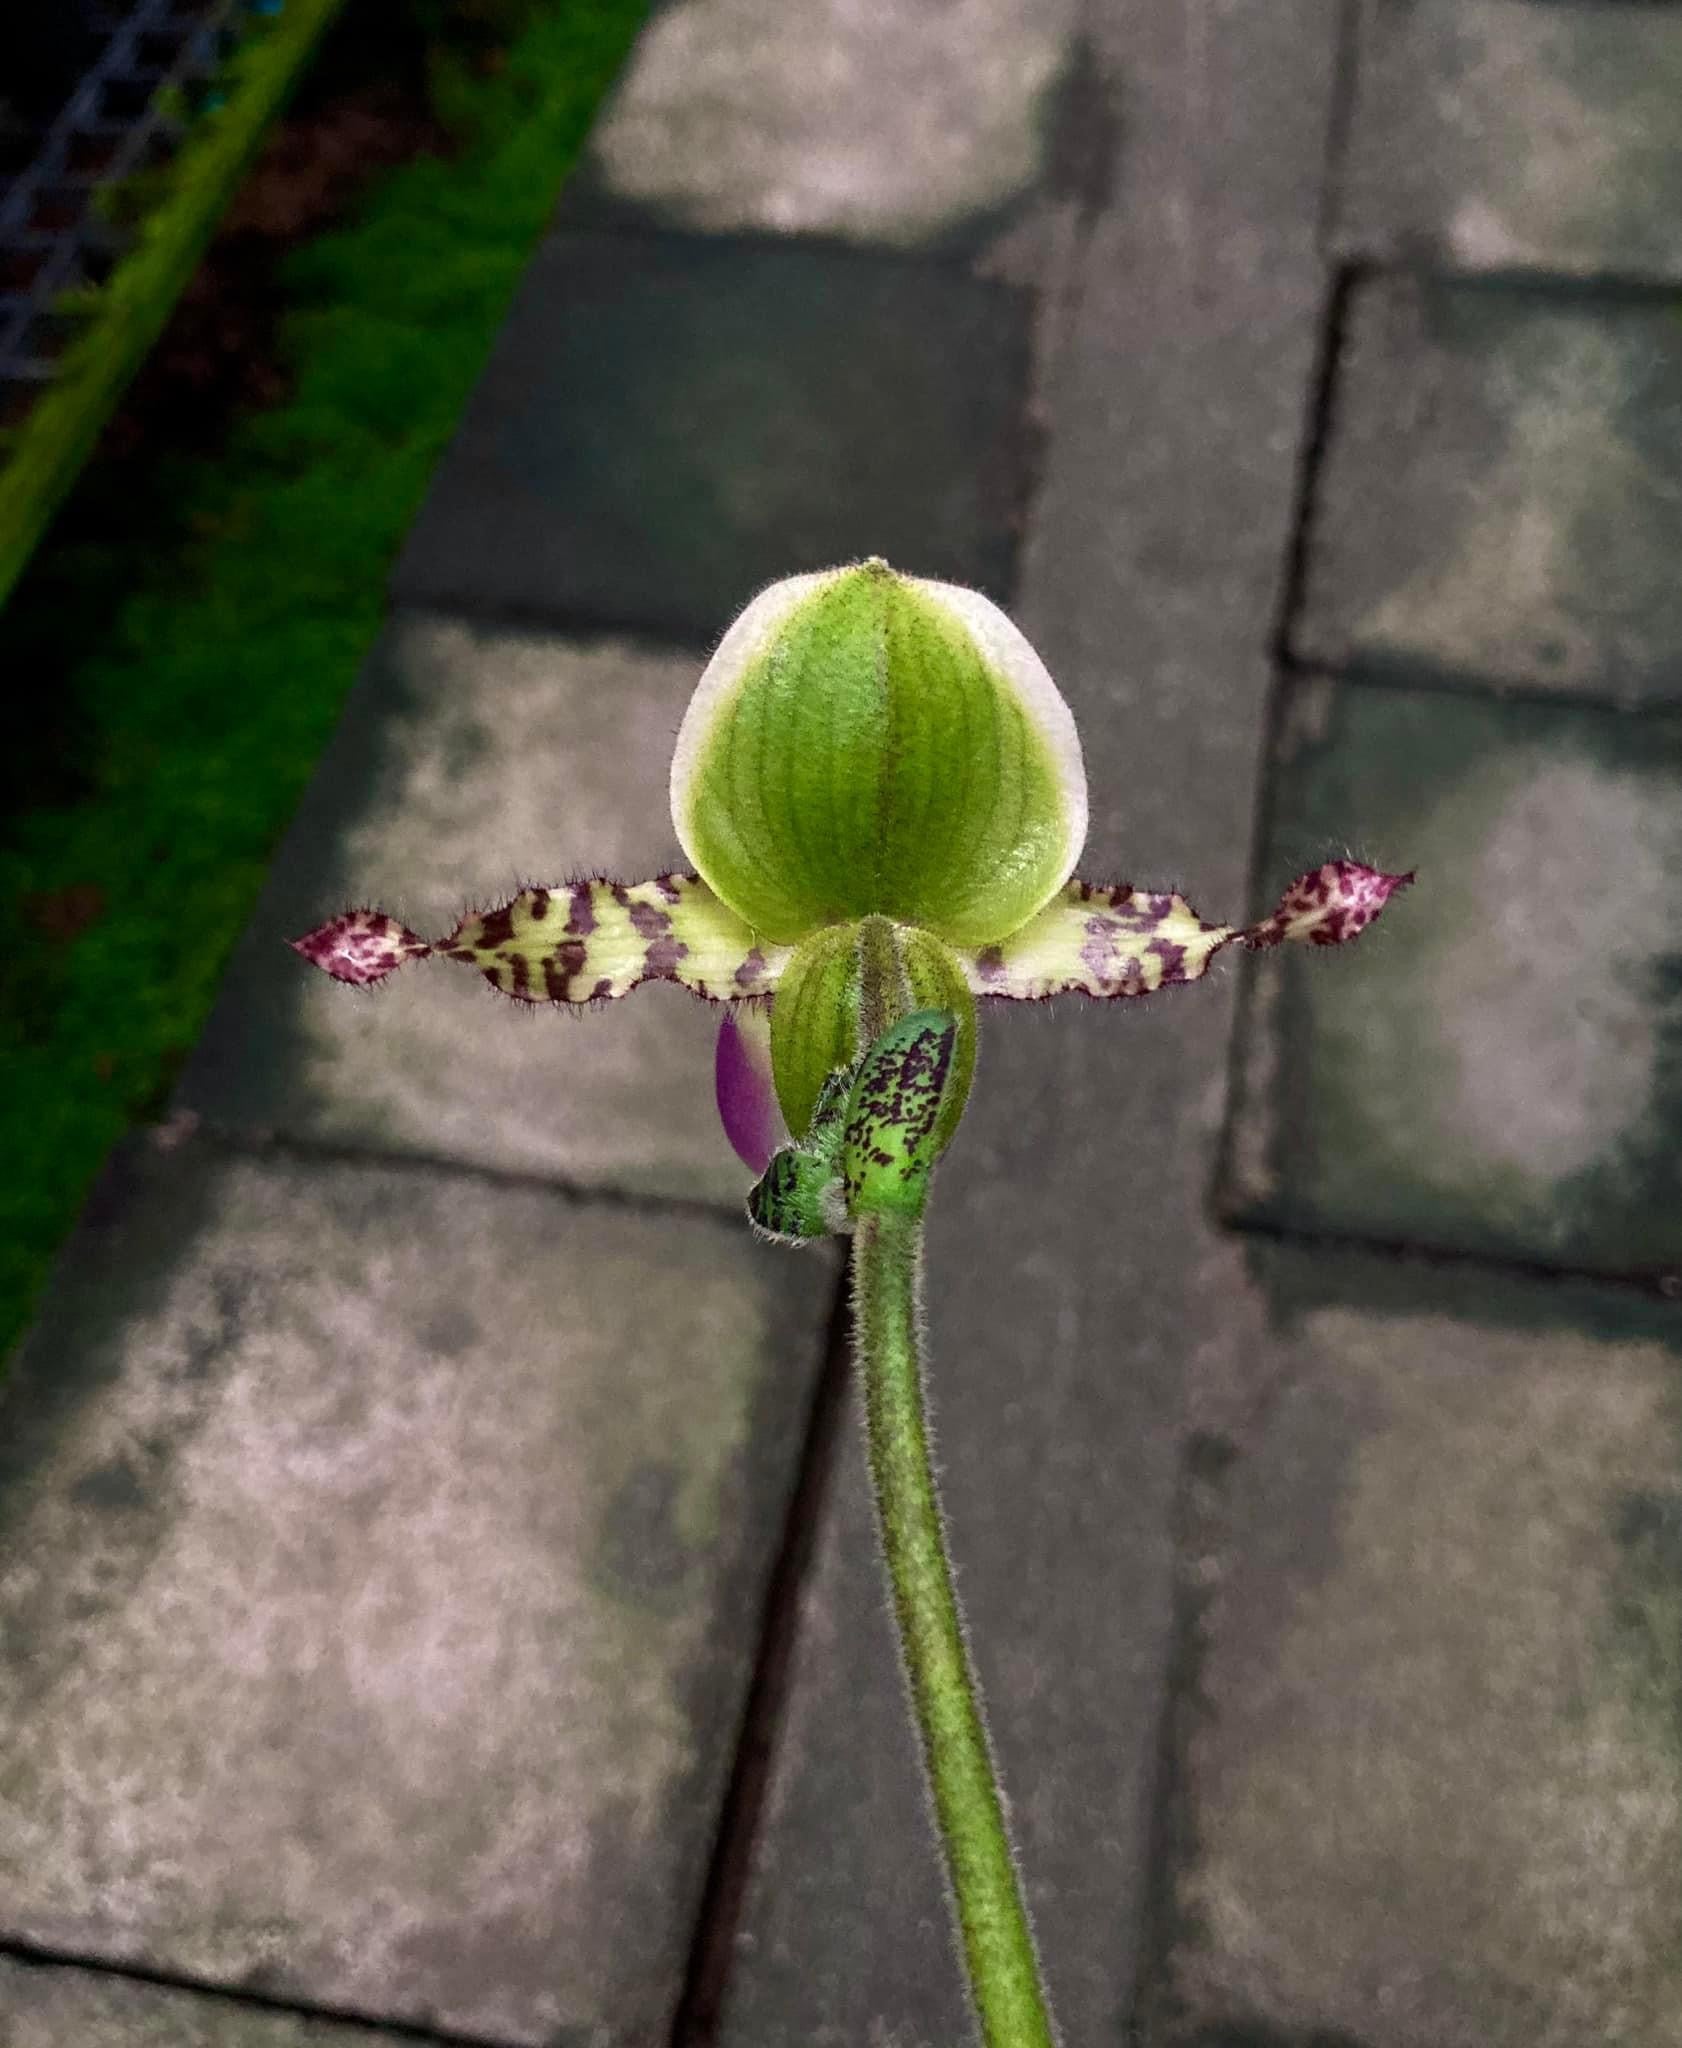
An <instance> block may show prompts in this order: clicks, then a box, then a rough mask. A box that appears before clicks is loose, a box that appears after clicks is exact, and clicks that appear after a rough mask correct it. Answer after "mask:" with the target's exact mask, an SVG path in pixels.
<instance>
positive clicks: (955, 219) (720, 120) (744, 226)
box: [562, 0, 1082, 248]
mask: <svg viewBox="0 0 1682 2048" xmlns="http://www.w3.org/2000/svg"><path fill="white" fill-rule="evenodd" d="M1081 11H1082V10H1081V8H1080V6H1079V4H1078V0H948V4H946V5H944V6H941V7H934V8H931V7H929V6H927V5H926V4H925V5H919V4H918V0H872V4H871V5H869V6H866V7H860V6H856V5H853V4H849V0H790V4H789V5H787V6H782V7H767V6H766V5H765V4H764V0H673V4H671V5H668V6H665V7H662V8H659V9H657V10H656V12H655V13H654V15H653V16H652V18H651V19H650V21H649V23H648V25H647V27H646V28H645V29H644V30H643V32H642V34H641V36H640V37H639V38H638V40H637V43H636V46H635V48H634V49H633V51H632V53H631V57H630V60H629V62H628V64H627V66H626V69H625V71H624V74H623V76H622V77H621V79H620V82H619V84H618V86H617V87H616V89H615V91H614V94H613V97H612V99H611V100H610V101H609V103H608V105H607V107H606V108H605V109H604V110H603V112H602V114H601V116H600V117H599V119H598V120H597V123H596V126H595V130H594V132H593V134H592V136H591V140H590V145H589V149H588V150H587V152H586V154H585V158H584V161H583V162H582V164H581V165H580V166H579V169H578V171H577V172H576V173H575V174H574V176H573V177H572V179H571V180H569V183H568V187H567V192H566V194H565V196H564V198H563V201H562V212H563V217H564V218H569V219H584V218H597V219H600V218H604V217H606V218H625V217H631V218H635V219H638V220H640V221H642V222H644V223H649V222H652V223H654V224H657V225H660V226H664V227H672V228H680V229H689V230H691V231H697V230H698V231H700V232H703V233H711V234H718V233H732V232H735V233H742V232H748V233H765V234H807V235H831V236H838V237H844V238H846V239H849V240H852V241H857V242H863V243H876V244H884V245H888V246H898V247H907V248H912V247H928V246H930V245H936V246H938V245H942V244H952V243H959V244H962V243H964V242H965V241H971V240H974V239H975V238H976V237H977V235H978V234H984V233H985V232H986V231H987V230H988V229H989V228H993V227H996V226H997V225H998V224H999V222H1000V221H1001V220H1002V219H1004V218H1008V217H1009V216H1010V215H1011V214H1012V213H1013V212H1016V211H1019V210H1020V209H1021V207H1022V205H1023V204H1024V202H1025V201H1027V200H1030V199H1031V198H1033V197H1034V196H1035V195H1037V194H1039V193H1042V192H1043V191H1045V190H1046V189H1047V188H1048V187H1051V186H1053V185H1055V183H1056V182H1057V178H1058V169H1059V165H1058V154H1059V152H1058V147H1057V130H1058V127H1059V125H1060V122H1061V120H1062V118H1064V117H1066V115H1067V113H1068V111H1069V110H1068V108H1067V106H1066V99H1067V87H1068V84H1069V82H1070V79H1071V75H1072V73H1073V72H1074V69H1075V66H1076V64H1077V61H1078V51H1077V42H1076V31H1077V27H1078V23H1079V18H1080V14H1081Z"/></svg>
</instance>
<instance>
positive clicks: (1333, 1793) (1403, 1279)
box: [1158, 1254, 1682, 2048]
mask: <svg viewBox="0 0 1682 2048" xmlns="http://www.w3.org/2000/svg"><path fill="white" fill-rule="evenodd" d="M1331 1271H1332V1272H1333V1273H1334V1274H1336V1275H1337V1276H1338V1277H1340V1278H1341V1280H1342V1281H1343V1283H1344V1286H1343V1289H1342V1291H1341V1298H1340V1294H1339V1292H1337V1291H1334V1289H1333V1287H1330V1286H1328V1285H1327V1273H1328V1266H1327V1262H1325V1261H1324V1260H1322V1261H1320V1262H1318V1263H1317V1264H1316V1263H1310V1262H1308V1261H1306V1260H1305V1259H1304V1258H1303V1257H1302V1255H1301V1254H1294V1255H1290V1256H1288V1257H1286V1258H1284V1259H1282V1260H1279V1261H1277V1262H1275V1264H1274V1278H1275V1281H1276V1284H1277V1287H1278V1294H1277V1298H1276V1299H1277V1306H1278V1308H1279V1309H1280V1310H1282V1311H1283V1312H1284V1314H1285V1316H1286V1317H1287V1324H1286V1330H1285V1334H1284V1335H1283V1337H1282V1338H1281V1340H1280V1350H1281V1353H1282V1358H1281V1363H1280V1367H1279V1370H1280V1373H1281V1378H1282V1383H1281V1385H1280V1387H1279V1390H1278V1392H1277V1395H1276V1397H1275V1398H1274V1400H1273V1401H1272V1402H1271V1403H1270V1404H1269V1405H1268V1406H1267V1407H1266V1408H1265V1409H1263V1410H1262V1411H1261V1413H1260V1415H1259V1418H1258V1420H1257V1423H1256V1426H1255V1429H1254V1433H1253V1436H1252V1438H1251V1440H1250V1442H1249V1443H1248V1445H1247V1447H1246V1449H1247V1455H1245V1456H1244V1457H1243V1458H1242V1459H1241V1461H1240V1463H1239V1464H1238V1466H1237V1467H1236V1468H1235V1469H1236V1477H1235V1479H1234V1482H1233V1487H1232V1501H1231V1509H1232V1513H1231V1521H1230V1525H1229V1527H1228V1529H1227V1532H1226V1538H1225V1541H1224V1542H1218V1543H1217V1544H1216V1545H1215V1546H1214V1547H1213V1548H1212V1549H1211V1551H1210V1552H1209V1553H1208V1554H1207V1555H1206V1556H1204V1557H1203V1558H1201V1559H1200V1560H1198V1561H1197V1565H1196V1570H1197V1576H1198V1580H1199V1583H1200V1584H1201V1586H1202V1587H1203V1589H1204V1593H1205V1599H1206V1604H1205V1606H1204V1610H1203V1615H1202V1629H1201V1642H1202V1651H1203V1661H1202V1665H1201V1670H1200V1683H1199V1688H1198V1695H1197V1699H1198V1710H1197V1714H1196V1717H1195V1722H1194V1730H1193V1735H1192V1741H1191V1748H1190V1805H1189V1813H1188V1821H1189V1840H1190V1844H1191V1853H1190V1856H1189V1859H1188V1862H1187V1864H1186V1866H1185V1867H1184V1868H1183V1870H1182V1873H1181V1877H1180V1883H1179V1887H1178V1894H1177V1902H1176V1903H1177V1921H1176V1928H1177V1941H1176V1945H1175V1950H1174V1957H1173V1971H1172V1983H1173V1990H1174V1993H1175V1997H1174V2001H1173V2007H1174V2022H1173V2023H1172V2024H1165V2025H1164V2026H1163V2027H1162V2029H1160V2031H1159V2035H1158V2038H1161V2039H1164V2040H1172V2041H1176V2042H1179V2041H1187V2042H1196V2043H1198V2044H1206V2043H1213V2042H1220V2043H1228V2042H1232V2043H1237V2042H1244V2043H1249V2042H1255V2041H1266V2042H1273V2041H1276V2040H1277V2041H1288V2042H1297V2041H1302V2042H1310V2041H1312V2042H1322V2041H1323V2042H1328V2043H1331V2042H1336V2043H1338V2044H1343V2043H1350V2044H1355V2043H1359V2044H1360V2048H1582V2044H1584V2043H1588V2042H1595V2043H1599V2042H1608V2043H1610V2042H1616V2043H1618V2044H1619V2048H1675V2043H1676V2042H1677V2041H1678V2040H1679V2039H1682V2021H1679V2014H1682V1888H1679V1887H1678V1884H1677V1870H1678V1867H1679V1858H1682V1742H1679V1730H1682V1659H1679V1654H1678V1644H1679V1642H1682V1471H1679V1463H1678V1452H1679V1449H1682V1436H1679V1430H1678V1422H1679V1419H1682V1417H1679V1398H1682V1378H1679V1376H1678V1365H1679V1363H1682V1358H1679V1355H1678V1348H1677V1347H1678V1343H1679V1340H1682V1329H1679V1326H1678V1321H1677V1317H1676V1314H1675V1311H1674V1309H1660V1310H1655V1309H1651V1308H1643V1307H1641V1306H1639V1305H1635V1304H1632V1303H1631V1301H1630V1300H1629V1299H1628V1298H1619V1297H1616V1296H1610V1295H1601V1296H1596V1295H1592V1294H1589V1293H1587V1292H1586V1291H1582V1292H1579V1291H1572V1290H1565V1289H1560V1290H1556V1291H1554V1292H1551V1293H1539V1292H1538V1291H1537V1290H1536V1289H1535V1288H1534V1287H1527V1286H1525V1285H1524V1284H1522V1283H1512V1282H1496V1281H1494V1280H1492V1279H1479V1278H1471V1277H1468V1276H1466V1275H1458V1276H1448V1275H1445V1274H1443V1273H1441V1272H1436V1273H1433V1272H1432V1271H1431V1270H1430V1269H1428V1268H1412V1269H1410V1268H1408V1267H1406V1266H1400V1267H1387V1268H1381V1267H1378V1266H1376V1265H1374V1266H1370V1267H1362V1266H1352V1265H1351V1266H1345V1267H1343V1268H1342V1269H1341V1271H1340V1269H1338V1268H1336V1267H1335V1266H1334V1267H1332V1268H1331Z"/></svg>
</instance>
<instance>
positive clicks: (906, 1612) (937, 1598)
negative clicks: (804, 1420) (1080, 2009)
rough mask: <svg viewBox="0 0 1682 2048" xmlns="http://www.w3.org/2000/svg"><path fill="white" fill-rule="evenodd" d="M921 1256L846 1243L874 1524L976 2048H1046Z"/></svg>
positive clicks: (886, 1226) (877, 1219) (903, 1221)
mask: <svg viewBox="0 0 1682 2048" xmlns="http://www.w3.org/2000/svg"><path fill="white" fill-rule="evenodd" d="M922 1247H923V1226H922V1223H921V1221H920V1220H918V1219H915V1218H912V1217H905V1216H888V1215H882V1216H864V1217H861V1218H860V1219H859V1223H858V1228H857V1231H856V1233H855V1235H854V1238H853V1304H854V1315H853V1320H854V1331H855V1343H856V1348H857V1358H858V1366H859V1372H860V1375H861V1377H862V1379H863V1382H864V1393H865V1417H866V1425H867V1430H868V1435H869V1443H870V1474H871V1479H872V1481H873V1483H874V1488H875V1494H876V1513H877V1526H878V1527H879V1529H880V1530H881V1533H882V1549H883V1553H884V1555H885V1556H886V1559H887V1565H888V1576H889V1578H890V1580H891V1581H892V1585H893V1596H894V1612H895V1614H896V1615H897V1616H898V1619H899V1639H900V1648H901V1651H902V1652H903V1655H904V1658H905V1671H906V1676H907V1678H908V1679H909V1681H910V1687H911V1698H912V1704H913V1706H914V1707H915V1710H916V1717H917V1728H918V1733H919V1734H920V1736H921V1738H922V1745H923V1761H924V1764H925V1766H926V1767H927V1770H928V1777H929V1786H930V1789H931V1791H932V1792H933V1794H934V1808H935V1816H936V1819H937V1821H938V1823H939V1829H940V1839H941V1846H942V1848H943V1849H944V1851H945V1855H946V1870H947V1875H948V1877H949V1879H950V1881H951V1886H952V1897H953V1903H954V1907H955V1910H956V1915H957V1922H958V1933H959V1937H960V1944H961V1948H962V1953H963V1959H964V1964H965V1967H966V1970H967V1974H968V1977H969V1988H970V1995H971V1997H972V1998H973V2000H974V2002H975V2010H976V2016H977V2018H978V2019H979V2021H980V2023H981V2035H982V2039H983V2040H984V2041H985V2042H986V2044H987V2048H1052V2043H1053V2042H1054V2040H1055V2038H1056V2037H1055V2035H1054V2034H1053V2032H1052V2026H1051V2016H1050V2013H1049V2012H1048V2010H1047V2007H1046V2001H1045V1993H1044V1991H1043V1990H1042V1989H1041V1986H1040V1975H1039V1962H1038V1958H1037V1957H1036V1955H1035V1953H1034V1939H1033V1935H1032V1933H1031V1932H1030V1930H1029V1926H1028V1915H1027V1912H1026V1909H1025V1908H1024V1906H1023V1902H1022V1887H1021V1883H1020V1881H1019V1879H1018V1877H1017V1874H1016V1864H1015V1860H1014V1858H1013V1857H1012V1855H1011V1848H1010V1839H1009V1836H1008V1835H1007V1834H1006V1832H1005V1821H1004V1811H1003V1807H1002V1804H1001V1802H1000V1798H999V1788H998V1783H997V1780H996V1778H995V1776H994V1771H993V1761H992V1757H991V1756H990V1754H989V1752H988V1747H987V1731H986V1728H985V1726H984V1724H983V1722H982V1718H981V1707H980V1703H979V1701H978V1699H977V1696H976V1690H975V1680H974V1678H973V1677H972V1675H971V1673H970V1668H969V1659H968V1656H967V1654H966V1652H965V1649H964V1636H963V1624H962V1622H961V1620H960V1619H959V1614H958V1602H957V1596H956V1594H955V1593H954V1591H953V1587H952V1570H951V1566H950V1564H949V1563H948V1561H947V1556H946V1538H945V1531H944V1529H943V1528H942V1526H941V1516H940V1499H939V1496H938V1494H937V1493H936V1491H935V1481H934V1472H933V1469H932V1468H931V1466H930V1464H929V1443H928V1431H927V1427H926V1425H925V1422H924V1416H923V1375H922V1359H921V1355H920V1354H921V1328H920V1317H919V1313H918V1309H919V1295H920V1283H921V1277H922Z"/></svg>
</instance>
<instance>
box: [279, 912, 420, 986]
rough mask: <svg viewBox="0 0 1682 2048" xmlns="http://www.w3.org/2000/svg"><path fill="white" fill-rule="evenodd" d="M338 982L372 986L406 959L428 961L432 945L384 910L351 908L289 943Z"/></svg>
mask: <svg viewBox="0 0 1682 2048" xmlns="http://www.w3.org/2000/svg"><path fill="white" fill-rule="evenodd" d="M286 943H287V944H288V945H289V946H290V947H291V948H292V950H293V952H294V953H302V954H303V956H304V958H305V959H306V960H308V961H309V962H310V964H311V965H312V966H315V967H319V968H320V969H321V970H322V972H323V973H324V974H330V975H332V977H333V979H334V980H335V981H348V982H350V983H351V984H352V985H353V986H355V987H357V988H372V987H374V986H375V984H376V983H378V982H382V981H384V980H385V978H386V976H387V975H388V974H391V973H394V972H395V971H396V970H397V969H398V968H399V967H401V966H402V965H403V963H404V961H405V960H424V959H425V958H426V956H427V954H428V953H430V952H431V951H432V948H431V947H430V946H429V945H428V944H427V943H426V941H425V939H422V938H417V937H416V935H415V934H414V933H413V932H412V931H410V930H409V928H408V927H407V925H401V924H399V923H398V922H397V920H396V918H394V917H387V916H386V914H385V912H384V911H383V910H347V911H345V912H344V913H343V915H342V916H339V917H334V918H329V919H328V921H327V923H326V924H323V925H318V926H317V927H316V929H315V930H314V931H313V932H305V933H304V935H303V937H302V938H298V939H288V940H287V942H286Z"/></svg>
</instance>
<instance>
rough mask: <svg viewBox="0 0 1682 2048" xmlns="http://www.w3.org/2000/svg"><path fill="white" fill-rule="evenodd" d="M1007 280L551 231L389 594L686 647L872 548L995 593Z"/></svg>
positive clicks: (1020, 387)
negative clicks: (625, 631)
mask: <svg viewBox="0 0 1682 2048" xmlns="http://www.w3.org/2000/svg"><path fill="white" fill-rule="evenodd" d="M1027 360H1028V308H1027V302H1026V300H1025V298H1024V296H1023V295H1022V294H1021V293H1019V292H1017V291H1016V290H1015V289H1013V288H1012V287H1009V286H1007V285H1003V284H997V283H992V282H989V281H986V280H983V279H979V278H974V277H970V276H967V275H965V274H963V273H962V272H960V271H956V270H941V269H934V268H930V267H927V266H925V265H922V264H917V263H912V262H908V261H903V260H901V259H899V258H896V257H891V256H881V255H875V254H865V253H861V252H855V251H850V250H846V249H841V248H835V247H814V246H779V245H776V244H767V243H755V242H736V241H718V242H709V241H700V240H694V241H690V240H685V239H682V238H678V237H666V236H648V237H639V236H630V235H627V236H615V235H611V234H587V233H574V232H565V231H563V232H559V233H557V234H556V235H554V236H553V237H552V238H551V240H550V241H549V242H548V243H547V244H546V245H545V246H544V247H543V248H542V249H541V250H540V251H539V252H538V255H537V258H536V260H535V261H534V262H533V264H532V267H531V269H530V270H529V271H528V272H527V274H526V279H525V282H524V284H523V285H522V286H521V289H520V295H519V298H518V300H517V302H516V304H515V307H514V310H513V313H512V314H511V315H510V318H509V321H508V325H507V326H506V327H505V328H504V330H503V333H502V337H501V339H500V341H499V342H498V343H497V347H496V350H495V353H494V354H493V355H492V357H491V361H490V365H489V367H488V368H487V369H486V371H485V375H484V377H483V379H482V380H481V382H480V385H479V388H478V390H477V392H476V393H475V394H474V397H473V400H472V403H471V404H470V406H469V407H468V411H467V416H466V418H465V419H464V421H463V423H462V426H461V429H460V431H459V433H458V434H457V436H456V438H455V440H454V442H453V443H452V444H451V447H450V451H449V453H448V454H447V455H446V456H445V458H444V461H443V464H442V465H441V467H440V469H439V472H438V477H437V481H436V483H435V485H434V488H433V491H432V495H431V496H430V497H429V499H428V500H427V503H426V505H425V507H424V508H423V509H422V512H421V515H420V519H419V521H418V522H417V524H416V526H415V528H414V530H413V532H412V533H411V534H410V537H409V541H408V544H407V546H406V547H405V549H404V552H403V555H402V558H401V559H400V561H399V563H398V566H397V571H396V578H395V589H396V592H397V595H398V596H399V598H400V599H402V600H404V601H406V602H410V603H418V604H436V605H441V606H445V607H451V608H458V609H461V610H464V611H466V612H469V613H473V614H484V613H486V612H492V613H495V612H504V613H515V614H519V615H522V616H525V617H528V618H533V619H548V620H555V621H561V622H570V623H577V622H579V621H586V622H588V621H601V622H606V623H609V624H615V623H622V622H626V621H629V622H632V623H634V624H635V625H636V626H638V627H642V628H646V629H650V630H653V631H656V632H660V633H666V634H671V635H675V636H676V637H678V638H679V639H682V640H685V641H686V642H688V643H689V644H692V645H694V646H696V647H700V648H705V647H707V646H709V645H710V644H711V643H712V642H714V641H715V640H717V638H718V637H719V635H720V634H721V633H722V632H723V631H724V629H725V627H726V626H727V625H728V624H729V623H730V621H731V619H732V618H733V617H734V616H735V614H736V613H737V612H738V611H739V610H740V609H741V607H742V606H743V605H744V604H745V603H746V602H747V600H748V599H749V598H750V597H751V596H752V595H753V594H754V592H755V591H756V590H758V589H759V588H760V587H761V586H762V585H764V584H766V583H769V582H771V581H773V580H774V579H775V578H777V577H779V576H789V575H793V574H795V573H797V572H798V571H801V570H810V569H825V568H829V567H830V566H831V565H832V564H834V563H836V562H841V561H848V560H851V559H853V558H855V557H858V556H863V555H870V554H877V555H884V556H886V557H887V559H888V560H889V561H891V562H892V563H893V564H894V565H895V567H896V568H902V569H906V570H910V571H913V572H914V573H916V574H917V575H921V576H936V577H943V578H945V579H947V580H948V581H951V582H955V583H967V584H973V585H975V586H977V587H978V588H980V589H983V590H986V591H987V592H989V594H991V595H992V596H994V597H1002V596H1005V595H1007V594H1008V591H1009V588H1010V584H1011V577H1012V569H1013V564H1014V559H1015V533H1016V525H1017V521H1018V516H1019V512H1020V507H1021V503H1022V499H1023V495H1024V493H1025V491H1026V488H1027V483H1028V473H1027V467H1026V457H1027V445H1026V438H1025V433H1024V423H1023V418H1022V407H1023V403H1024V400H1025V398H1026V396H1027V392H1026V378H1027Z"/></svg>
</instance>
